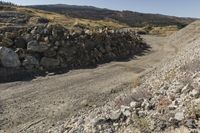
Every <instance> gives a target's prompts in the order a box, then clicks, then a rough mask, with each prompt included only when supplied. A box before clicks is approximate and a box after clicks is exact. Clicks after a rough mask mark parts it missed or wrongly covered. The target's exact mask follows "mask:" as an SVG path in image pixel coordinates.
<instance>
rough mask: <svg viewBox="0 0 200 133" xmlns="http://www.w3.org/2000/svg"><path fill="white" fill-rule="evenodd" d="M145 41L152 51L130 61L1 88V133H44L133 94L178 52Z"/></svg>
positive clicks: (161, 39) (161, 41) (156, 39)
mask: <svg viewBox="0 0 200 133" xmlns="http://www.w3.org/2000/svg"><path fill="white" fill-rule="evenodd" d="M144 39H145V40H146V42H147V43H149V44H150V46H151V47H152V49H151V51H150V52H147V53H145V55H142V56H138V57H136V58H134V59H132V60H130V61H123V62H111V63H107V64H103V65H100V66H98V67H97V68H94V69H81V70H72V71H70V72H68V73H66V74H60V75H54V76H46V77H38V78H36V79H34V80H32V81H26V82H25V81H21V82H20V81H19V82H12V83H3V84H0V133H1V130H2V132H3V130H4V131H6V132H28V131H29V132H37V133H39V132H41V133H42V132H45V131H47V130H46V129H48V128H50V127H51V126H54V124H55V123H56V122H57V121H59V120H62V119H65V118H67V117H68V116H70V115H73V114H75V113H76V112H77V111H79V110H82V109H85V110H87V109H90V108H95V107H97V106H101V105H103V104H104V103H105V102H106V101H108V100H110V99H113V98H114V97H115V96H116V95H118V94H119V93H122V92H127V91H130V90H131V88H132V87H133V86H132V81H133V80H134V79H135V78H136V77H138V76H141V75H143V74H145V73H146V72H148V71H150V70H151V69H152V68H154V67H155V66H156V65H158V64H159V63H160V62H161V61H162V59H164V58H165V57H166V56H167V55H171V54H174V53H176V52H177V50H178V49H177V48H176V47H175V46H172V45H169V44H167V43H166V40H167V39H166V38H164V37H156V36H144Z"/></svg>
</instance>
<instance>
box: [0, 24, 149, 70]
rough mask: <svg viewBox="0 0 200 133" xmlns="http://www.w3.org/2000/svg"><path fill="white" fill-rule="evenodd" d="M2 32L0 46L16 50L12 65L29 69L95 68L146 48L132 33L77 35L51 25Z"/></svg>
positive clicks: (88, 33)
mask: <svg viewBox="0 0 200 133" xmlns="http://www.w3.org/2000/svg"><path fill="white" fill-rule="evenodd" d="M2 30H4V31H2V32H0V33H1V35H0V45H1V46H4V47H6V49H9V50H10V51H11V49H12V50H13V52H14V51H15V52H14V53H13V52H11V53H12V59H13V60H15V64H12V66H13V67H14V66H21V69H29V70H30V69H33V70H35V69H37V70H49V69H56V68H65V69H74V68H80V67H87V66H94V65H97V64H99V63H104V62H108V61H112V60H119V59H123V58H126V59H127V58H129V57H131V56H133V55H136V54H138V53H140V52H142V51H143V50H145V49H146V48H147V45H146V44H144V43H143V42H142V39H141V38H140V37H139V36H137V35H136V34H135V33H133V32H126V33H125V32H124V33H121V32H117V31H113V30H101V31H100V32H88V31H82V32H79V33H77V32H73V31H70V30H68V29H66V28H64V27H62V26H60V25H54V24H39V25H37V26H28V27H23V28H16V29H15V30H14V31H12V32H11V30H10V29H9V28H8V27H7V28H6V29H2ZM17 58H19V59H20V62H21V63H20V62H19V59H18V61H17ZM6 59H7V58H5V57H4V58H3V59H2V60H1V61H3V62H2V64H5V61H6ZM9 59H10V58H9ZM20 64H21V65H20ZM3 66H4V67H7V66H9V65H3Z"/></svg>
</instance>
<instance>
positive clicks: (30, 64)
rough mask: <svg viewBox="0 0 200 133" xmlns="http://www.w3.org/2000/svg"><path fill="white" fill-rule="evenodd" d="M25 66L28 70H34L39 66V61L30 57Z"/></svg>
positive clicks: (27, 57)
mask: <svg viewBox="0 0 200 133" xmlns="http://www.w3.org/2000/svg"><path fill="white" fill-rule="evenodd" d="M23 66H25V68H27V69H33V68H34V67H38V66H39V61H38V60H37V59H36V58H35V57H34V56H30V55H28V56H26V57H25V60H24V61H23Z"/></svg>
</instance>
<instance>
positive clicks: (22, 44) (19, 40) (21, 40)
mask: <svg viewBox="0 0 200 133" xmlns="http://www.w3.org/2000/svg"><path fill="white" fill-rule="evenodd" d="M15 46H16V47H17V48H23V49H25V48H26V40H25V39H24V38H22V37H18V38H16V39H15Z"/></svg>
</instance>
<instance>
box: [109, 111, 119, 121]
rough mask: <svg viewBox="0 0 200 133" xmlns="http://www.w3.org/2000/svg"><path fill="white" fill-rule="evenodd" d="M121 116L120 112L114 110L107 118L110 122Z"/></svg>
mask: <svg viewBox="0 0 200 133" xmlns="http://www.w3.org/2000/svg"><path fill="white" fill-rule="evenodd" d="M121 114H122V112H121V111H120V110H116V111H113V112H112V113H111V115H110V116H109V118H110V119H111V120H114V121H115V120H118V119H119V118H120V117H121Z"/></svg>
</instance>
